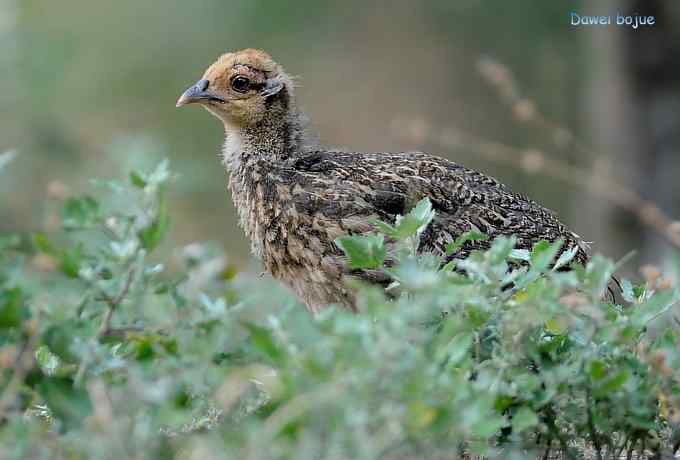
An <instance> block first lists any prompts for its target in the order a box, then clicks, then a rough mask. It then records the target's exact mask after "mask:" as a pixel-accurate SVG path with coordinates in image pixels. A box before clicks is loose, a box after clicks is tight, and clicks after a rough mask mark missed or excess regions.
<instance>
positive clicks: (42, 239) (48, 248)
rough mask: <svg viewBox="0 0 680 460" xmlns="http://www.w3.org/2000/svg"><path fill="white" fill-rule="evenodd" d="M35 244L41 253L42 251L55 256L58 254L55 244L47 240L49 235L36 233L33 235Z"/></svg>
mask: <svg viewBox="0 0 680 460" xmlns="http://www.w3.org/2000/svg"><path fill="white" fill-rule="evenodd" d="M33 244H34V245H35V247H36V248H38V250H39V251H42V252H44V253H47V254H54V253H55V252H56V249H55V247H54V244H53V243H52V242H51V241H50V240H49V238H47V235H45V234H44V233H35V234H34V235H33Z"/></svg>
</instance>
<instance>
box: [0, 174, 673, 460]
mask: <svg viewBox="0 0 680 460" xmlns="http://www.w3.org/2000/svg"><path fill="white" fill-rule="evenodd" d="M171 179H172V174H170V172H169V171H168V169H167V165H166V164H165V163H162V164H161V165H159V166H158V167H157V168H156V170H154V171H152V172H150V173H148V174H144V173H140V172H135V173H133V174H131V175H130V178H129V183H121V182H114V181H111V182H100V183H99V185H100V186H101V187H103V188H104V189H105V190H106V191H107V194H105V195H104V199H103V200H102V199H99V198H96V197H91V196H90V197H83V198H77V199H75V198H74V199H69V200H67V201H66V202H65V203H64V207H63V213H62V219H61V221H62V224H63V230H62V231H60V232H55V233H54V234H48V235H46V234H36V235H33V236H32V237H31V238H26V237H19V236H11V235H5V236H3V237H2V238H1V239H0V371H1V378H2V380H1V382H2V383H1V384H2V386H1V387H0V391H1V393H0V417H2V421H1V422H0V423H1V424H0V457H1V458H69V459H75V458H102V459H103V458H116V459H118V458H159V459H160V458H181V459H184V458H187V459H188V458H201V459H203V458H252V459H266V458H285V459H312V458H314V459H317V458H333V459H345V458H347V459H350V458H351V459H374V458H393V459H406V458H457V457H459V456H462V455H463V454H464V453H466V454H467V453H471V454H480V455H486V456H489V457H503V458H527V457H528V458H531V457H540V456H542V455H547V450H548V449H550V450H551V452H554V453H557V452H560V451H561V455H562V456H564V457H565V458H579V457H580V456H582V455H586V456H589V457H591V458H597V456H598V452H599V455H600V456H602V457H603V458H608V457H609V456H614V455H616V454H618V453H619V452H622V453H624V454H625V453H626V452H628V451H629V450H630V451H632V450H637V451H642V450H644V449H647V450H649V451H650V452H658V453H659V455H661V453H669V452H671V450H673V449H674V448H675V447H674V446H673V444H675V443H676V442H677V439H678V432H677V430H676V429H675V427H676V424H677V422H678V421H680V412H679V411H680V386H679V382H680V370H679V369H680V351H679V349H678V340H679V338H680V334H679V333H678V326H677V324H675V322H674V321H675V320H674V319H673V316H672V311H671V307H672V306H673V305H674V304H675V302H676V301H677V300H678V298H679V297H680V294H679V293H678V291H677V290H676V289H674V288H672V287H670V286H667V285H666V284H667V283H659V282H658V281H656V284H652V283H647V284H646V285H643V286H633V285H632V284H631V283H630V282H628V281H625V280H624V281H623V283H622V286H623V295H624V297H625V299H626V305H614V304H611V303H608V302H606V301H604V300H603V293H604V291H605V289H606V287H607V284H608V282H609V280H610V278H611V275H612V273H613V271H614V269H615V265H614V264H613V263H612V262H611V261H608V260H606V259H605V258H602V257H600V256H595V257H594V258H593V259H592V261H591V262H590V263H589V264H588V266H587V267H580V266H573V267H572V268H573V269H572V270H571V271H562V270H557V268H559V267H564V266H567V265H569V264H570V258H571V257H572V256H573V253H571V252H570V251H564V252H562V253H561V255H559V256H558V254H560V251H559V250H560V243H559V242H558V243H554V244H549V243H546V242H541V243H538V244H537V245H536V246H535V247H534V249H533V251H531V252H530V253H528V252H526V251H519V250H515V249H514V247H513V242H514V241H513V239H512V238H498V239H496V240H495V241H493V242H492V246H491V248H490V249H489V250H488V251H485V252H474V253H472V254H471V255H470V256H469V257H468V258H467V259H465V260H454V261H453V262H451V263H448V264H446V265H445V266H443V267H442V261H441V260H440V258H438V257H435V256H433V255H429V254H423V255H417V254H416V248H417V246H418V237H419V235H420V233H421V232H422V231H423V230H424V229H425V228H426V226H427V225H428V223H429V222H430V220H431V219H432V218H433V216H434V213H433V211H432V209H431V207H430V204H429V202H427V201H423V202H421V203H419V204H418V205H417V206H416V208H414V210H413V211H412V212H411V213H410V214H409V215H407V216H404V217H403V218H401V219H399V220H398V221H397V222H396V223H395V224H394V225H390V224H387V223H377V224H376V230H377V231H378V233H376V234H374V235H365V236H352V237H345V238H341V239H339V241H338V245H339V246H340V247H342V248H343V249H344V250H345V251H346V253H347V255H348V257H349V259H350V263H351V265H352V266H353V267H355V268H362V267H367V268H371V269H377V268H378V269H379V268H380V267H382V266H383V263H384V259H385V252H386V251H385V248H384V244H385V241H386V240H393V241H397V243H398V248H399V249H398V251H397V254H396V260H397V263H396V265H394V266H392V267H390V268H384V267H383V269H384V270H386V271H388V272H389V273H390V274H391V276H392V278H393V279H394V283H393V284H392V285H391V286H390V288H389V292H390V296H389V297H388V296H387V295H386V294H385V293H384V292H383V291H382V290H380V289H378V288H376V287H372V286H363V285H359V284H357V283H356V282H355V284H357V289H359V291H360V303H361V310H362V311H363V313H362V314H359V315H353V314H350V313H348V312H345V311H337V310H335V309H332V308H331V309H327V310H325V311H324V312H322V313H321V314H319V315H318V317H316V318H312V317H311V316H310V315H309V314H307V312H306V311H304V309H303V308H302V307H301V306H300V305H297V304H296V303H295V302H294V301H293V300H292V299H290V298H289V297H287V296H281V295H280V291H279V290H278V288H277V287H276V285H275V284H273V283H271V282H270V281H267V280H266V279H255V278H253V277H249V276H248V275H247V274H239V275H238V276H235V273H234V270H233V269H232V268H230V267H228V266H226V265H225V263H224V258H223V257H222V256H221V255H220V254H219V251H217V250H216V249H215V248H213V247H211V246H210V245H198V244H193V245H190V246H188V247H186V248H183V249H180V250H178V251H175V252H174V257H172V256H169V255H168V253H170V254H172V253H173V251H170V250H168V249H167V248H165V246H164V245H163V239H164V236H165V235H166V233H167V230H168V226H169V222H170V220H169V217H168V215H167V213H166V211H165V198H164V196H165V188H166V187H167V184H168V183H169V181H170V180H171ZM464 238H470V239H479V238H483V235H474V234H470V235H466V236H465V237H464ZM463 242H464V239H461V240H459V241H457V242H455V243H453V244H452V245H451V246H450V248H449V249H450V252H451V253H452V254H453V253H455V251H456V249H457V248H458V247H459V246H460V245H461V244H462V243H463ZM154 251H156V254H154ZM161 251H162V254H160V252H161ZM159 261H160V262H159ZM173 261H174V262H173ZM517 262H525V263H524V264H520V263H517ZM350 282H352V281H350ZM584 452H585V453H584ZM588 452H589V453H588Z"/></svg>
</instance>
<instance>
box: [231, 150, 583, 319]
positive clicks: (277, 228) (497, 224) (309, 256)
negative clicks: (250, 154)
mask: <svg viewBox="0 0 680 460" xmlns="http://www.w3.org/2000/svg"><path fill="white" fill-rule="evenodd" d="M237 177H239V178H240V180H239V184H240V187H243V188H245V189H246V190H247V192H246V193H245V195H244V198H243V200H242V201H241V200H239V198H238V197H239V196H241V195H242V194H243V193H242V192H243V189H241V191H239V190H237V189H235V188H232V193H233V194H234V196H235V197H237V198H236V199H237V205H238V206H240V207H241V209H247V210H248V218H247V219H246V221H242V224H243V226H244V228H245V230H246V233H247V234H248V236H249V237H250V239H251V241H253V247H254V252H255V253H256V254H258V255H259V256H260V257H261V258H262V260H263V262H264V264H265V267H266V269H267V270H268V271H269V272H271V273H272V275H274V277H276V278H279V279H281V280H283V281H284V282H285V283H287V284H289V285H291V286H292V287H293V289H294V290H295V291H296V292H297V293H298V294H299V295H300V296H301V298H303V299H304V300H305V302H306V303H307V304H308V305H310V306H312V308H313V309H317V308H320V307H322V306H324V305H326V304H329V303H340V304H342V305H345V306H348V307H350V308H355V307H354V299H353V296H352V293H351V292H350V291H348V290H347V288H346V287H345V285H344V284H343V282H342V279H343V276H344V275H346V274H347V273H348V271H347V270H346V268H345V260H344V257H343V256H342V252H341V251H340V250H339V249H338V248H337V247H336V245H335V244H334V240H335V239H336V238H337V237H338V236H341V235H343V234H347V233H349V234H352V233H364V232H368V231H371V230H373V226H372V225H371V222H373V221H375V220H376V219H381V220H385V221H388V222H394V220H395V218H396V216H397V215H398V214H402V215H403V214H405V213H406V212H408V211H409V209H410V208H411V207H412V206H413V205H414V204H415V203H417V202H418V201H419V200H420V199H422V198H424V197H428V198H429V199H430V200H431V202H432V204H433V206H434V208H435V210H436V212H437V214H436V216H435V219H434V221H433V222H432V224H431V225H430V227H429V228H428V229H427V231H426V232H425V233H424V234H423V235H422V241H421V246H420V247H421V250H423V251H431V252H433V253H435V254H439V255H444V253H445V248H446V245H447V244H448V243H450V242H452V241H454V240H455V239H456V238H457V237H458V236H460V235H462V234H463V233H465V232H468V231H470V230H476V231H480V232H483V233H485V234H487V235H489V236H490V237H491V239H492V238H494V237H496V236H499V235H510V234H514V235H516V236H517V245H518V247H520V248H526V249H530V248H531V247H532V245H533V244H534V243H535V242H536V241H538V240H541V239H545V240H549V241H554V240H557V239H563V240H564V241H565V247H566V248H568V247H573V246H578V247H579V251H578V252H577V255H576V260H577V261H579V262H584V261H586V259H587V253H586V250H585V247H584V244H583V242H582V241H581V240H580V239H579V238H578V236H576V235H575V234H574V233H572V232H570V231H569V230H568V229H567V228H566V227H565V226H564V225H563V224H561V223H560V222H559V220H558V219H557V218H556V217H555V215H554V214H553V213H552V212H550V211H549V210H547V209H545V208H544V207H542V206H540V205H538V204H537V203H535V202H533V201H531V200H529V199H527V198H525V197H523V196H521V195H518V194H515V193H513V192H511V191H510V190H509V189H508V188H507V187H506V186H504V185H503V184H501V183H499V182H497V181H496V180H495V179H493V178H491V177H489V176H486V175H484V174H481V173H479V172H476V171H473V170H470V169H467V168H464V167H462V166H460V165H457V164H455V163H452V162H450V161H447V160H444V159H441V158H437V157H434V156H430V155H427V154H424V153H420V152H405V153H348V152H340V151H325V150H317V151H311V152H305V153H302V152H298V154H296V155H293V156H291V158H289V159H288V160H285V161H267V160H265V159H258V160H257V161H248V160H246V161H244V162H242V164H241V167H240V169H239V171H238V172H237ZM488 244H489V242H488V241H483V242H481V241H477V242H469V243H467V244H465V245H464V246H463V247H462V248H461V249H460V250H459V252H458V253H457V254H455V256H456V257H462V256H465V255H467V254H468V253H469V252H470V251H471V250H473V249H483V248H486V247H488ZM352 275H353V276H358V277H360V278H365V279H367V280H369V281H371V282H376V281H378V280H377V279H375V276H376V274H375V273H373V272H370V273H365V274H364V273H362V272H356V271H354V272H353V273H352ZM382 281H383V282H385V281H387V280H384V279H383V280H382Z"/></svg>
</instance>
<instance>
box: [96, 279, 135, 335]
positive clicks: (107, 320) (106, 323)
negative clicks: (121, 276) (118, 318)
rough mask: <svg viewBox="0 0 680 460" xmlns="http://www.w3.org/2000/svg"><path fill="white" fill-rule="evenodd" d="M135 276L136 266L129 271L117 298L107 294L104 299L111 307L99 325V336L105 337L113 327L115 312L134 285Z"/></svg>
mask: <svg viewBox="0 0 680 460" xmlns="http://www.w3.org/2000/svg"><path fill="white" fill-rule="evenodd" d="M134 277H135V267H132V268H131V269H130V271H129V272H128V276H127V278H126V279H125V284H124V285H123V288H122V289H121V290H120V292H119V293H118V295H117V296H116V297H115V298H111V297H110V296H108V295H105V297H104V300H105V301H106V303H107V304H108V306H109V308H108V310H106V313H105V314H104V319H103V320H102V324H101V326H100V327H99V333H98V334H97V335H98V337H103V336H105V335H107V334H108V332H109V330H110V329H111V318H112V317H113V313H114V312H115V311H116V309H118V306H119V305H120V304H121V302H122V301H123V300H125V297H126V296H127V294H128V292H129V291H130V286H132V281H133V280H134Z"/></svg>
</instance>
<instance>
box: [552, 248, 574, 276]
mask: <svg viewBox="0 0 680 460" xmlns="http://www.w3.org/2000/svg"><path fill="white" fill-rule="evenodd" d="M578 250H579V247H578V245H576V246H574V247H571V248H569V249H567V250H566V251H562V254H560V256H559V257H558V258H557V261H556V262H555V265H553V268H552V269H553V271H556V270H558V269H560V268H562V267H565V266H566V265H567V264H569V262H571V261H572V259H573V258H574V257H575V256H576V253H577V252H578Z"/></svg>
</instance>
